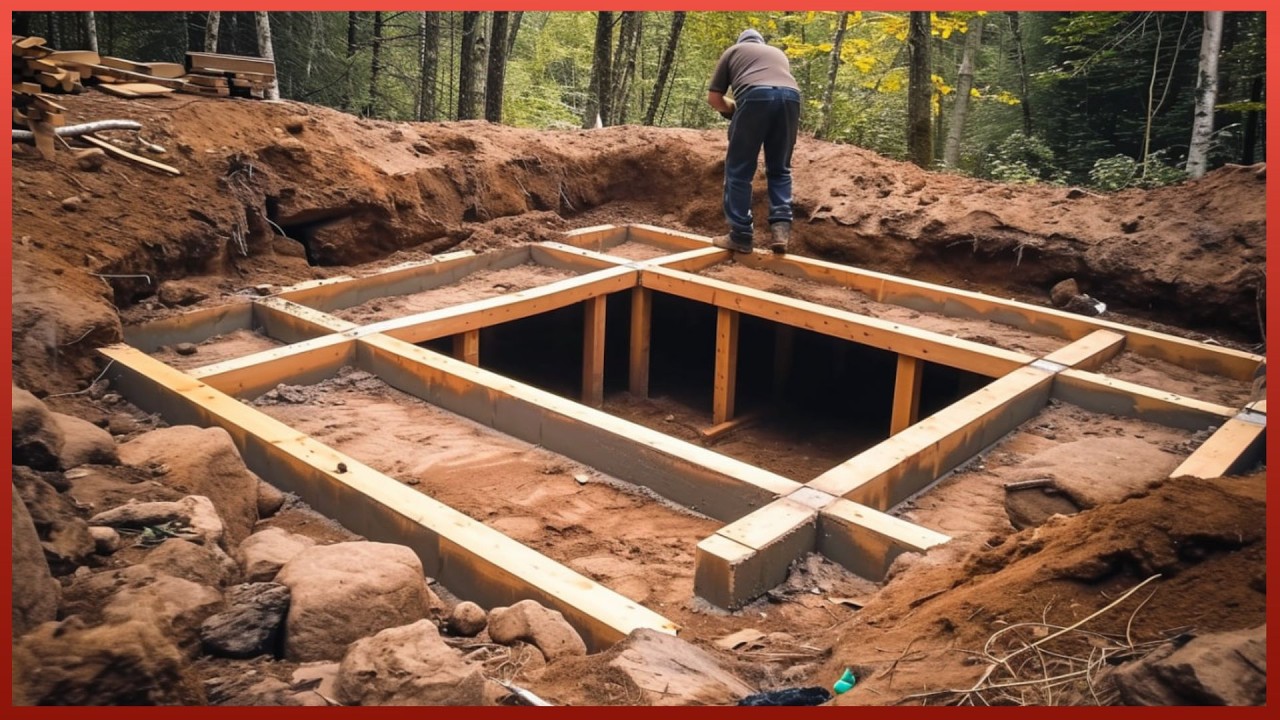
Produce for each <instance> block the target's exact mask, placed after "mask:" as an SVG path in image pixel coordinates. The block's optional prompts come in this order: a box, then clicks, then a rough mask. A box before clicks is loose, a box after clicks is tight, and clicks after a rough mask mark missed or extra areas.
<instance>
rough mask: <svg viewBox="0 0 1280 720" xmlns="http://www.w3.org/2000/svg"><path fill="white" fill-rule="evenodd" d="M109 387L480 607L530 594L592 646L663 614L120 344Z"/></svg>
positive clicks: (670, 628) (657, 625)
mask: <svg viewBox="0 0 1280 720" xmlns="http://www.w3.org/2000/svg"><path fill="white" fill-rule="evenodd" d="M101 352H102V353H103V355H104V356H106V357H107V358H109V359H111V360H112V361H113V362H112V364H111V366H110V375H111V377H112V381H113V383H114V385H115V387H117V388H120V390H121V392H122V393H123V394H124V396H125V397H126V398H128V399H129V401H130V402H132V403H134V404H135V405H137V406H138V407H140V408H143V409H144V410H145V411H147V412H158V413H160V414H161V416H162V417H164V418H165V419H166V420H167V421H169V422H170V423H173V424H178V423H190V424H195V425H200V426H204V427H214V426H216V427H221V428H223V429H225V430H226V431H227V432H228V433H229V434H230V435H231V438H232V440H233V441H234V442H235V443H236V446H237V447H238V448H239V449H240V452H241V454H242V455H243V457H244V461H245V464H246V465H248V467H249V469H250V470H253V471H254V472H255V473H257V474H258V475H260V476H261V477H264V478H270V480H271V482H272V484H274V485H276V486H278V487H279V488H280V489H281V490H284V491H286V492H292V493H296V494H297V495H298V496H299V497H301V498H302V499H303V500H304V501H305V502H306V503H307V504H308V505H310V506H311V507H312V508H313V509H315V510H316V512H319V513H322V514H323V515H325V516H327V517H329V518H332V519H334V520H336V521H337V522H339V523H341V524H342V525H343V527H345V528H347V529H348V530H350V531H352V532H354V533H358V534H360V535H363V536H364V537H366V538H368V539H370V540H375V541H380V542H391V543H398V544H402V545H406V546H408V547H409V548H411V549H412V550H413V551H414V552H415V553H416V554H417V555H418V557H419V558H420V559H421V560H422V564H423V570H424V572H425V573H426V574H427V575H429V576H431V577H434V578H436V579H438V580H439V581H440V582H441V583H442V584H443V585H444V586H445V587H447V588H448V589H449V591H450V592H452V593H453V594H455V595H457V596H458V597H461V598H464V599H469V600H472V601H474V602H477V603H479V604H480V605H481V606H482V607H493V606H497V605H510V604H512V603H514V602H516V601H518V600H521V599H524V598H532V599H535V600H537V601H538V602H540V603H542V604H544V605H546V606H547V607H550V608H553V609H555V610H558V611H559V612H561V613H562V614H564V616H565V619H566V620H568V621H569V623H570V624H572V625H573V626H574V627H575V628H576V629H577V630H578V631H579V632H580V633H581V634H582V636H583V639H584V640H585V641H586V643H587V646H588V648H590V649H592V650H593V651H601V650H604V649H605V648H607V647H609V646H610V645H612V644H613V643H615V642H617V641H618V640H621V639H622V638H624V637H626V636H627V635H628V634H629V633H631V632H632V631H634V630H636V629H637V628H650V629H653V630H657V631H659V632H663V633H669V634H674V633H675V632H676V630H677V627H676V625H675V624H674V623H672V622H671V621H670V620H668V619H666V618H664V617H662V616H661V615H658V614H657V613H655V612H653V611H651V610H648V609H647V608H644V607H642V606H640V605H638V604H637V603H635V602H634V601H632V600H629V599H627V598H625V597H623V596H621V595H619V594H617V593H615V592H613V591H612V590H609V589H608V588H605V587H603V586H601V585H599V584H598V583H596V582H594V581H592V580H590V579H589V578H586V577H583V576H582V575H579V574H578V573H576V572H574V571H573V570H570V569H569V568H567V567H565V566H563V565H561V564H560V563H558V562H555V561H554V560H551V559H550V558H548V557H546V556H544V555H542V554H541V553H538V552H537V551H535V550H533V549H531V548H529V547H527V546H525V545H523V544H521V543H519V542H516V541H515V540H512V539H511V538H509V537H507V536H505V535H503V534H502V533H500V532H498V531H497V530H494V529H492V528H489V527H487V526H485V525H483V524H482V523H479V522H477V521H475V520H472V519H471V518H469V517H467V516H466V515H463V514H462V513H460V512H458V511H456V510H453V509H452V508H449V507H447V506H446V505H444V504H442V503H440V502H438V501H436V500H434V499H432V498H431V497H429V496H427V495H424V494H422V493H421V492H419V491H417V490H415V489H413V488H411V487H409V486H407V485H404V484H402V483H400V482H399V481H397V480H395V479H393V478H390V477H387V476H386V475H383V474H382V473H380V472H378V471H376V470H374V469H373V468H370V467H368V466H367V465H364V464H363V463H361V462H359V461H358V460H356V459H355V458H352V457H350V456H348V455H345V454H343V453H340V452H338V451H336V450H333V449H332V448H329V447H327V446H325V445H323V444H321V443H319V442H317V441H315V440H314V439H312V438H311V437H309V436H307V435H305V434H302V433H299V432H298V431H297V430H294V429H292V428H290V427H288V426H287V425H285V424H284V423H282V422H280V421H278V420H275V419H273V418H271V417H269V416H267V415H265V414H263V413H262V412H260V411H259V410H257V409H255V408H253V407H250V406H248V405H245V404H244V403H242V402H240V401H239V400H236V399H234V398H232V397H230V396H228V395H225V394H223V393H221V392H219V391H217V390H215V389H213V388H211V387H209V386H208V385H206V384H204V383H201V382H200V381H198V380H195V379H193V378H191V377H189V376H187V375H185V374H183V373H181V372H179V371H177V370H174V369H173V368H170V367H168V366H167V365H165V364H164V363H161V362H159V361H157V360H154V359H152V358H150V357H147V356H146V355H144V354H143V353H141V352H139V351H138V350H135V349H133V348H130V347H126V346H120V345H117V346H113V347H109V348H104V349H103V350H102V351H101Z"/></svg>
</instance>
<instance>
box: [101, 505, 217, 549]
mask: <svg viewBox="0 0 1280 720" xmlns="http://www.w3.org/2000/svg"><path fill="white" fill-rule="evenodd" d="M89 522H90V523H92V524H94V525H107V526H109V527H128V528H139V529H141V528H147V527H157V526H166V527H167V528H168V529H169V530H171V531H172V532H179V531H181V532H182V534H183V536H184V537H183V539H188V540H193V541H195V542H198V543H200V544H202V545H220V544H222V538H223V534H224V529H223V526H222V520H221V518H219V517H218V511H217V509H216V508H214V507H213V503H212V502H210V501H209V498H207V497H202V496H200V495H188V496H186V497H184V498H182V499H181V500H178V501H177V502H132V501H130V502H128V503H125V504H124V505H121V506H119V507H115V508H112V509H110V510H107V511H104V512H100V513H98V514H97V515H94V516H93V517H91V518H89Z"/></svg>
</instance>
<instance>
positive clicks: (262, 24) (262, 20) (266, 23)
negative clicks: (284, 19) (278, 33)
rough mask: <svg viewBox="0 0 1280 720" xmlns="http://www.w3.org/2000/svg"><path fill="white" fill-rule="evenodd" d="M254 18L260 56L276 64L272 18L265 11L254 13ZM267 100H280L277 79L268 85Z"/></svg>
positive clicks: (272, 79) (273, 79)
mask: <svg viewBox="0 0 1280 720" xmlns="http://www.w3.org/2000/svg"><path fill="white" fill-rule="evenodd" d="M253 17H254V20H256V21H257V22H258V54H259V55H261V56H262V57H263V58H265V59H267V60H270V61H271V62H275V60H276V52H275V49H273V48H272V47H271V17H270V15H269V14H268V13H267V11H265V10H258V11H256V12H254V13H253ZM267 99H268V100H279V99H280V85H279V83H278V82H277V81H276V78H271V83H270V84H269V85H267Z"/></svg>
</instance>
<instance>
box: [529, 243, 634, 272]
mask: <svg viewBox="0 0 1280 720" xmlns="http://www.w3.org/2000/svg"><path fill="white" fill-rule="evenodd" d="M529 253H530V255H531V257H532V258H533V261H534V262H536V263H538V264H539V265H546V266H547V267H553V268H558V269H560V270H568V271H569V272H574V273H581V272H592V271H594V270H601V269H604V268H611V267H618V266H619V265H626V264H628V263H630V262H631V261H630V260H627V259H626V258H620V257H614V256H612V255H605V254H603V253H598V252H595V251H594V250H586V249H583V248H578V247H574V246H572V245H564V244H562V243H555V242H542V243H538V244H536V245H530V246H529Z"/></svg>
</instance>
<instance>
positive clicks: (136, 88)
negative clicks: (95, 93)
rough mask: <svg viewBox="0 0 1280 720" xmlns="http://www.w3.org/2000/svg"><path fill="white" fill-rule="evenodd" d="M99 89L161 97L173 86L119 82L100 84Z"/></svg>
mask: <svg viewBox="0 0 1280 720" xmlns="http://www.w3.org/2000/svg"><path fill="white" fill-rule="evenodd" d="M98 89H99V90H102V91H103V92H106V93H110V94H112V95H119V96H120V97H130V98H135V97H159V96H161V95H168V94H170V93H172V92H173V88H167V87H162V86H160V85H155V84H152V83H117V84H113V85H99V86H98Z"/></svg>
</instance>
